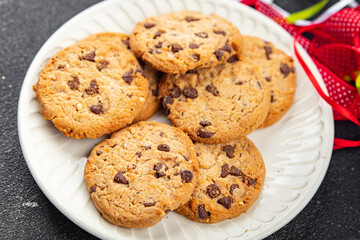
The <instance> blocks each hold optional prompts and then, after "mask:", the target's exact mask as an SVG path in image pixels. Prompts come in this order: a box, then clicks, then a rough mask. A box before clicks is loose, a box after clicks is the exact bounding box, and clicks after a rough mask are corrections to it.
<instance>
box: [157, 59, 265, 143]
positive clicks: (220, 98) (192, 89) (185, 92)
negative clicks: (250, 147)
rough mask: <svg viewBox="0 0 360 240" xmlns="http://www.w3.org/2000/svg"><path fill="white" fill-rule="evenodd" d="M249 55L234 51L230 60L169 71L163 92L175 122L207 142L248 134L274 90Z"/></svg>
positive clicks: (195, 136)
mask: <svg viewBox="0 0 360 240" xmlns="http://www.w3.org/2000/svg"><path fill="white" fill-rule="evenodd" d="M264 86H265V83H264V79H263V77H262V76H261V74H260V72H259V70H258V68H257V67H255V66H254V65H253V64H252V63H251V61H250V60H249V59H246V58H239V56H238V55H236V54H235V55H232V56H231V57H230V58H229V59H228V63H226V64H222V65H219V66H216V67H213V68H210V69H199V70H197V71H192V72H191V73H186V74H169V75H165V76H164V78H163V79H162V81H161V82H160V92H159V93H160V96H161V97H163V98H162V99H163V105H164V107H165V108H166V109H167V113H168V118H169V120H170V121H171V123H172V124H173V125H174V126H176V127H179V128H180V129H181V130H183V131H184V132H186V133H187V134H189V136H190V137H191V138H192V139H193V140H196V141H199V142H204V143H219V142H228V141H231V140H233V139H236V138H238V137H239V136H241V135H247V134H249V133H250V132H251V131H253V130H254V129H256V128H257V127H258V126H259V125H261V124H262V123H263V121H264V119H265V118H266V115H267V113H268V111H269V105H270V93H269V90H268V89H267V88H265V87H264Z"/></svg>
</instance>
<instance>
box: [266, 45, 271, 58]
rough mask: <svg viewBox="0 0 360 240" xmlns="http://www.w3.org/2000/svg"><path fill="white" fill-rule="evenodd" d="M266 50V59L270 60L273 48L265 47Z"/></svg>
mask: <svg viewBox="0 0 360 240" xmlns="http://www.w3.org/2000/svg"><path fill="white" fill-rule="evenodd" d="M264 50H265V54H266V59H267V60H270V59H271V58H270V54H272V48H271V47H270V46H264Z"/></svg>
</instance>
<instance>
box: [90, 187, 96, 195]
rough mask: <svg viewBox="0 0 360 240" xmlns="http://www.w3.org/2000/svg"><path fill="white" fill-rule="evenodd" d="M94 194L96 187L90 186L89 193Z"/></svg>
mask: <svg viewBox="0 0 360 240" xmlns="http://www.w3.org/2000/svg"><path fill="white" fill-rule="evenodd" d="M93 192H96V185H94V186H92V187H91V188H90V193H93Z"/></svg>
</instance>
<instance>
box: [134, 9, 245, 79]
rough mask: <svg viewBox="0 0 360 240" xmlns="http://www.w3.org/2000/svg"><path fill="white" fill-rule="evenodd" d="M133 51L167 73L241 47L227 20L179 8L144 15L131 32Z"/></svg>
mask: <svg viewBox="0 0 360 240" xmlns="http://www.w3.org/2000/svg"><path fill="white" fill-rule="evenodd" d="M130 47H131V49H132V50H133V51H134V53H135V55H136V56H137V57H139V58H141V59H142V60H144V61H145V62H147V63H149V64H150V66H152V67H153V68H155V69H157V70H159V71H162V72H166V73H185V72H186V71H188V70H192V69H195V68H210V67H212V66H216V65H218V64H220V63H224V62H226V60H227V59H228V58H229V57H230V56H231V55H232V54H234V53H238V52H240V51H241V48H242V36H241V34H240V32H239V30H238V29H237V28H236V27H235V26H234V25H233V24H232V23H230V22H228V21H227V20H225V19H223V18H221V17H219V16H217V15H215V14H211V15H205V14H203V13H200V12H192V11H181V12H172V13H168V14H163V15H159V16H156V17H151V18H147V19H145V20H144V21H142V22H139V23H138V24H137V25H136V27H135V28H134V30H133V32H132V33H131V35H130Z"/></svg>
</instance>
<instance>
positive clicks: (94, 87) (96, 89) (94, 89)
mask: <svg viewBox="0 0 360 240" xmlns="http://www.w3.org/2000/svg"><path fill="white" fill-rule="evenodd" d="M85 92H86V93H87V94H88V95H93V94H96V93H99V87H98V85H97V82H96V80H95V79H94V80H92V81H91V82H90V86H89V88H87V89H85Z"/></svg>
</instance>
